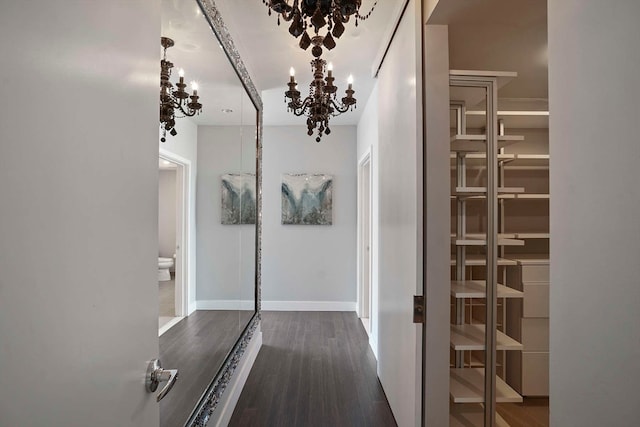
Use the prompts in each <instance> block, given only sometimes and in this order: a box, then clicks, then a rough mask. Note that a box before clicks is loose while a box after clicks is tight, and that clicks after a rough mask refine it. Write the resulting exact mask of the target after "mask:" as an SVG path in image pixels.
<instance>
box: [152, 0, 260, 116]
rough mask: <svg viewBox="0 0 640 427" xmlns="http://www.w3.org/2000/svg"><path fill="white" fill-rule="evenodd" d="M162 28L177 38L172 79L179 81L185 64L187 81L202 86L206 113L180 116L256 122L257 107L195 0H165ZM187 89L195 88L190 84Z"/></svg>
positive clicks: (171, 52)
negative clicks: (179, 72)
mask: <svg viewBox="0 0 640 427" xmlns="http://www.w3.org/2000/svg"><path fill="white" fill-rule="evenodd" d="M161 30H162V35H163V36H165V37H169V38H171V39H173V40H174V42H175V46H173V47H171V48H169V49H167V59H168V60H169V61H171V62H173V64H174V68H173V71H172V78H171V81H172V82H173V83H174V84H175V82H176V81H177V80H178V70H179V69H180V68H183V69H184V71H185V82H187V83H188V82H191V81H192V80H195V81H196V82H197V83H198V86H199V88H198V95H199V96H200V100H199V102H200V103H201V104H202V113H201V114H200V115H197V116H194V117H192V118H190V119H184V118H183V119H179V120H192V121H193V122H194V123H196V124H198V125H218V126H221V125H241V124H249V123H255V120H256V119H255V108H254V106H253V104H252V103H251V101H250V99H249V97H248V96H247V95H246V93H245V91H244V88H243V87H242V85H241V84H240V81H239V79H238V76H237V75H236V73H235V70H234V69H233V67H232V66H231V64H230V63H229V60H228V59H227V57H226V55H225V53H224V51H223V50H222V47H221V46H220V43H218V41H217V39H216V38H215V34H214V33H213V31H212V30H211V28H210V27H209V24H208V22H207V21H206V19H205V18H204V15H203V14H202V12H201V11H200V8H199V6H198V4H197V3H196V2H195V0H162V27H161ZM159 45H160V40H158V47H159V48H160V46H159ZM160 50H162V48H160ZM159 65H160V64H158V66H159ZM187 90H188V91H189V92H191V89H190V86H189V87H188V88H187ZM223 109H230V110H232V111H233V112H231V113H225V112H223V111H222V110H223Z"/></svg>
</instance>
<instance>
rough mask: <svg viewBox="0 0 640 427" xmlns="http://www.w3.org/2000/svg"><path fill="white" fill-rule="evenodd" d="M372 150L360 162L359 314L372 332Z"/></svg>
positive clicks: (365, 327) (365, 325) (367, 329)
mask: <svg viewBox="0 0 640 427" xmlns="http://www.w3.org/2000/svg"><path fill="white" fill-rule="evenodd" d="M371 190H372V188H371V152H368V153H367V154H366V155H365V156H364V158H363V159H362V160H361V161H360V162H359V163H358V316H359V317H360V319H361V320H362V325H363V326H364V329H365V330H366V331H367V334H368V335H370V334H371V314H372V310H371V276H372V274H371V267H372V262H371V224H372V221H371V212H372V209H371V200H372V195H371Z"/></svg>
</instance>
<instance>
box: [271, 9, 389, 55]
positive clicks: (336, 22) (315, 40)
mask: <svg viewBox="0 0 640 427" xmlns="http://www.w3.org/2000/svg"><path fill="white" fill-rule="evenodd" d="M289 2H290V1H289V0H262V3H264V4H265V5H266V6H267V7H268V8H269V15H271V11H272V10H273V11H274V12H275V13H277V14H278V25H280V17H281V16H282V19H284V20H285V21H291V25H290V26H289V33H290V34H291V35H292V36H293V37H295V38H298V37H301V36H302V37H301V38H300V47H301V48H302V49H303V50H307V49H308V48H309V46H311V45H312V44H313V48H312V49H311V53H312V54H313V56H314V57H316V58H318V57H320V55H322V46H324V47H326V48H327V49H329V50H331V49H333V48H334V47H336V41H335V39H334V37H335V38H336V39H338V38H340V36H341V35H342V33H344V24H346V23H347V22H349V19H350V18H351V16H355V21H356V27H357V26H358V20H362V21H363V20H365V19H367V18H369V16H371V12H373V9H375V7H376V5H377V4H378V1H377V0H376V1H375V2H374V4H373V6H372V7H371V10H370V11H369V12H368V13H367V14H366V15H361V14H360V12H359V9H360V5H361V4H362V0H293V4H292V5H290V4H289ZM325 26H326V27H327V32H326V34H324V35H321V34H320V30H321V29H322V28H324V27H325ZM309 28H311V29H313V34H314V35H313V36H310V35H309V32H308V31H307V30H308V29H309Z"/></svg>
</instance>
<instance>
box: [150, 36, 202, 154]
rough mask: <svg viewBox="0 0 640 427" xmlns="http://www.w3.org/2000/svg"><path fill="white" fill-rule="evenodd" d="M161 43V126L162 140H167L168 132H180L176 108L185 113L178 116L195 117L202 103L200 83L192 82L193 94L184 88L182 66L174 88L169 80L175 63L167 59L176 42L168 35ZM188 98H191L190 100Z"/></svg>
mask: <svg viewBox="0 0 640 427" xmlns="http://www.w3.org/2000/svg"><path fill="white" fill-rule="evenodd" d="M160 44H161V45H162V47H163V48H164V54H163V57H162V60H161V61H160V127H161V128H162V137H161V138H160V141H162V142H165V141H166V135H167V132H169V134H170V135H171V136H176V135H177V134H178V132H177V131H176V129H175V125H176V120H175V119H176V116H175V113H176V110H178V111H180V112H181V113H182V114H184V116H179V117H177V118H182V117H193V116H195V115H196V114H200V112H201V111H202V104H200V103H199V102H198V98H199V96H198V85H197V84H196V82H191V90H192V91H193V93H192V94H191V95H189V94H188V93H187V91H185V90H184V88H185V87H187V84H186V83H185V82H184V70H183V69H182V68H181V69H180V70H179V72H178V74H179V76H180V81H179V82H178V83H176V88H175V89H174V87H173V84H172V83H171V82H170V81H169V78H170V77H171V69H172V68H173V63H172V62H170V61H167V49H168V48H170V47H171V46H173V45H174V42H173V40H171V39H170V38H168V37H161V38H160ZM188 98H191V101H190V102H189V101H188Z"/></svg>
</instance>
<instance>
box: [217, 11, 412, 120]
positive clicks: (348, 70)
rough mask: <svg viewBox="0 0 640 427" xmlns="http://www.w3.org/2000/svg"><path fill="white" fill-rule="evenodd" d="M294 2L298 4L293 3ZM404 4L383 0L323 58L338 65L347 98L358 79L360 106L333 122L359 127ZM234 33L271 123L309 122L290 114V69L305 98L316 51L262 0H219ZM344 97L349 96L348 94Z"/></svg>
mask: <svg viewBox="0 0 640 427" xmlns="http://www.w3.org/2000/svg"><path fill="white" fill-rule="evenodd" d="M289 3H292V2H291V0H289ZM373 3H374V0H363V1H362V6H361V8H360V11H361V13H362V14H365V13H367V12H368V11H369V10H370V9H371V7H372V6H373ZM403 3H404V1H403V0H380V1H378V5H377V6H376V9H375V11H374V12H373V14H372V15H371V17H370V18H369V19H368V20H366V21H362V22H359V24H358V27H357V28H356V27H355V25H354V21H353V20H352V21H350V22H349V23H347V24H345V32H344V34H343V35H342V37H340V38H339V39H336V43H337V46H336V47H335V48H334V49H333V50H331V51H328V50H327V49H324V54H323V56H322V57H323V59H325V60H326V61H327V62H332V63H333V67H334V76H335V77H336V81H335V84H336V86H338V94H343V93H344V90H345V89H346V85H347V77H348V76H349V74H352V75H353V77H354V89H355V91H356V93H355V95H354V96H355V97H356V98H357V100H358V104H357V106H358V108H357V109H356V110H354V111H353V112H348V113H345V114H342V115H340V116H338V117H335V118H332V119H331V122H330V123H331V124H334V125H337V124H351V125H354V124H357V123H358V120H359V119H360V115H361V113H362V110H363V109H364V106H365V104H366V101H367V99H368V98H369V95H370V94H371V90H372V89H373V86H374V78H373V77H372V76H371V69H372V66H373V62H374V61H375V59H376V56H377V55H378V53H379V52H380V50H381V47H382V45H383V43H384V40H383V39H384V38H385V35H386V34H387V33H388V32H390V31H391V30H392V29H393V28H391V27H392V26H393V25H394V24H395V22H394V20H393V17H394V16H395V14H396V11H397V10H398V8H399V7H401V6H402V4H403ZM216 5H217V6H218V9H220V12H221V14H222V18H223V19H224V21H225V23H226V24H227V27H228V28H229V32H230V33H231V34H232V36H233V38H234V42H235V44H236V46H237V47H238V50H239V51H240V53H241V55H242V59H243V61H244V62H245V65H246V66H247V69H248V70H249V72H250V74H251V76H252V78H253V79H254V83H255V85H256V86H257V87H258V89H259V90H261V91H262V101H263V104H264V122H265V125H303V126H304V125H305V119H304V118H302V117H295V116H294V115H293V114H292V113H289V112H287V108H286V105H285V103H284V91H285V90H287V86H286V83H287V82H288V81H289V68H290V67H292V66H293V67H294V68H295V70H296V80H297V82H298V89H299V90H300V92H301V93H302V94H303V95H304V94H305V93H307V87H308V84H309V83H310V82H311V80H312V78H313V75H312V73H311V65H310V61H311V60H312V59H313V56H312V55H311V49H310V48H309V49H308V50H307V51H303V50H302V49H300V48H299V47H298V42H299V39H295V38H294V37H293V36H291V35H290V34H289V32H288V27H289V23H287V22H284V21H281V24H280V26H278V25H277V18H276V14H274V13H272V15H271V16H269V15H268V14H267V8H266V7H265V6H264V5H263V4H262V1H261V0H216ZM342 96H343V95H342Z"/></svg>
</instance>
